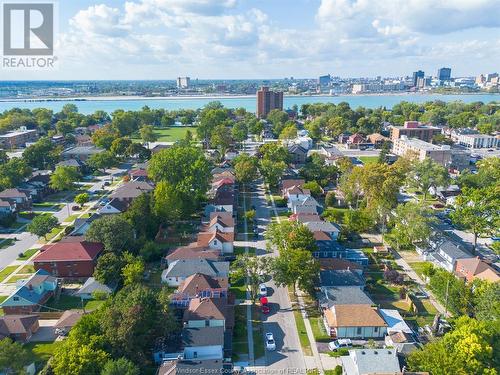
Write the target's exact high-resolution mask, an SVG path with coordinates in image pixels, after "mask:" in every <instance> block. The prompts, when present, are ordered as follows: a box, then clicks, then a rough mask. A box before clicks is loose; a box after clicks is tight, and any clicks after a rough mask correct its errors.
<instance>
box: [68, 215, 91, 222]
mask: <svg viewBox="0 0 500 375" xmlns="http://www.w3.org/2000/svg"><path fill="white" fill-rule="evenodd" d="M80 215H81V213H80V214H73V215H70V216H68V217H67V218H66V219H64V222H65V223H69V222H72V221H75V220H76V218H77V217H78V216H80ZM89 217H90V214H83V215H82V219H87V218H89Z"/></svg>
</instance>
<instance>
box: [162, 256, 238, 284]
mask: <svg viewBox="0 0 500 375" xmlns="http://www.w3.org/2000/svg"><path fill="white" fill-rule="evenodd" d="M195 273H202V274H204V275H207V276H212V277H216V278H217V277H228V275H229V262H216V261H213V260H209V259H202V258H198V259H179V260H176V261H174V262H172V263H170V264H169V265H168V268H167V269H165V270H163V272H162V274H161V279H162V282H164V283H166V284H167V285H168V286H179V285H180V284H181V283H182V282H183V281H185V280H186V279H187V278H188V277H189V276H191V275H194V274H195Z"/></svg>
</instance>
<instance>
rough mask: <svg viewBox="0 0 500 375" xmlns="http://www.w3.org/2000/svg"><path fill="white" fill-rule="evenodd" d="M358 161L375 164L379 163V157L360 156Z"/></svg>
mask: <svg viewBox="0 0 500 375" xmlns="http://www.w3.org/2000/svg"><path fill="white" fill-rule="evenodd" d="M358 159H359V160H361V161H362V162H363V164H375V163H376V162H377V161H378V156H358Z"/></svg>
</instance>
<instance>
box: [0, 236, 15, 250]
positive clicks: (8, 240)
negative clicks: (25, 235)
mask: <svg viewBox="0 0 500 375" xmlns="http://www.w3.org/2000/svg"><path fill="white" fill-rule="evenodd" d="M14 242H16V241H15V240H14V239H13V238H6V239H4V240H2V241H0V250H1V249H5V248H6V247H9V246H10V245H12V244H13V243H14Z"/></svg>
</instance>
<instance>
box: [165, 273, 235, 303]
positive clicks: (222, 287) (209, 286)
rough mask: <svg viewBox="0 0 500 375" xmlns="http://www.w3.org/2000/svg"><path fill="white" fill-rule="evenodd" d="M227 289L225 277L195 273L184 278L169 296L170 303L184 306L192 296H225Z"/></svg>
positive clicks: (227, 284)
mask: <svg viewBox="0 0 500 375" xmlns="http://www.w3.org/2000/svg"><path fill="white" fill-rule="evenodd" d="M228 290H229V282H228V278H227V277H212V276H207V275H204V274H202V273H196V274H194V275H191V276H189V277H188V278H186V280H184V281H183V282H182V283H181V284H180V285H179V287H178V288H177V290H176V291H175V293H173V294H172V296H171V297H170V298H171V303H172V305H174V306H175V307H179V308H185V307H188V306H189V303H190V301H191V300H192V299H194V298H207V297H209V298H227V296H228Z"/></svg>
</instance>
